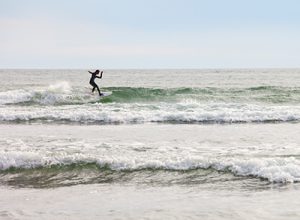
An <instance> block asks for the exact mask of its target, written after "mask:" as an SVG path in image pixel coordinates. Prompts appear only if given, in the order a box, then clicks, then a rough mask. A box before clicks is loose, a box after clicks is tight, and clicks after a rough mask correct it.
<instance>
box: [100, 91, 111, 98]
mask: <svg viewBox="0 0 300 220" xmlns="http://www.w3.org/2000/svg"><path fill="white" fill-rule="evenodd" d="M111 94H112V92H101V96H100V97H106V96H110V95H111Z"/></svg>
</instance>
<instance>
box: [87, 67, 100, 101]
mask: <svg viewBox="0 0 300 220" xmlns="http://www.w3.org/2000/svg"><path fill="white" fill-rule="evenodd" d="M99 72H100V71H99V70H96V71H95V72H94V73H93V72H90V71H89V73H90V74H92V76H91V79H90V84H91V86H93V89H92V92H94V91H95V89H97V90H98V93H99V96H102V95H103V94H102V93H101V92H100V89H99V87H98V85H97V84H96V83H95V79H96V78H99V79H101V78H102V74H103V71H101V74H100V76H98V74H99Z"/></svg>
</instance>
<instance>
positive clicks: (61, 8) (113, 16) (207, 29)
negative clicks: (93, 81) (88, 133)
mask: <svg viewBox="0 0 300 220" xmlns="http://www.w3.org/2000/svg"><path fill="white" fill-rule="evenodd" d="M230 67H232V68H241V67H242V68H243V67H300V1H299V0H105V1H104V0H0V68H230Z"/></svg>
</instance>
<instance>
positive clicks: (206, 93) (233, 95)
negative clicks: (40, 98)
mask: <svg viewBox="0 0 300 220" xmlns="http://www.w3.org/2000/svg"><path fill="white" fill-rule="evenodd" d="M103 90H105V91H111V92H112V95H110V96H108V97H104V98H102V99H101V100H100V102H101V103H111V102H117V103H118V102H119V103H127V102H128V103H131V102H144V103H145V102H180V101H183V100H195V101H205V102H207V101H208V102H217V101H221V102H227V101H230V102H262V103H298V102H300V88H298V87H297V88H294V87H293V88H287V87H273V86H260V87H250V88H214V87H207V88H169V89H161V88H132V87H107V88H103Z"/></svg>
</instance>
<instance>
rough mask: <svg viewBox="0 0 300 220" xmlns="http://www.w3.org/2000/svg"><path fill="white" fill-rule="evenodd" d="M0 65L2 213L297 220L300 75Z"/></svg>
mask: <svg viewBox="0 0 300 220" xmlns="http://www.w3.org/2000/svg"><path fill="white" fill-rule="evenodd" d="M89 76H90V74H89V73H88V72H87V70H0V195H1V196H0V219H299V218H300V214H299V213H300V208H299V207H300V206H299V205H300V199H298V196H297V195H298V194H299V193H300V185H299V182H300V136H299V128H300V126H299V125H300V124H299V121H300V104H299V103H300V86H299V85H300V70H298V69H235V70H222V69H219V70H212V69H210V70H107V71H104V75H103V79H102V80H98V81H97V83H98V84H99V86H100V88H101V90H102V91H109V92H112V95H110V96H108V97H103V98H99V97H98V95H97V94H96V93H95V94H92V93H91V88H90V86H89V84H88V82H89Z"/></svg>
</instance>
